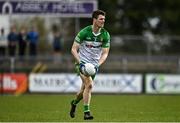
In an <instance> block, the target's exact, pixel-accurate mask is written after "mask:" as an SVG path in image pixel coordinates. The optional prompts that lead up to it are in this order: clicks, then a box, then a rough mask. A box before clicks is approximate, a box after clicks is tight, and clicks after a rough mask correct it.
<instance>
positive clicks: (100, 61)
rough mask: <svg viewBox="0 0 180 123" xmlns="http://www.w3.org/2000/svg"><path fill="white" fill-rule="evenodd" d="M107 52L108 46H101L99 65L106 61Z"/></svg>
mask: <svg viewBox="0 0 180 123" xmlns="http://www.w3.org/2000/svg"><path fill="white" fill-rule="evenodd" d="M108 54H109V47H108V48H102V55H101V57H100V59H99V66H100V65H102V64H103V63H104V62H105V61H106V59H107V57H108Z"/></svg>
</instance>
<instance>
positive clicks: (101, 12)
mask: <svg viewBox="0 0 180 123" xmlns="http://www.w3.org/2000/svg"><path fill="white" fill-rule="evenodd" d="M99 15H103V16H105V15H106V12H104V11H102V10H96V11H94V12H93V13H92V18H96V19H97V18H98V16H99Z"/></svg>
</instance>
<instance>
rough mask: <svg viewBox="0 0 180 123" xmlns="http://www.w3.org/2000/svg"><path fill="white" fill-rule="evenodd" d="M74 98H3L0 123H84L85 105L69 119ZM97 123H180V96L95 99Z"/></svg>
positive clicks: (94, 97)
mask: <svg viewBox="0 0 180 123" xmlns="http://www.w3.org/2000/svg"><path fill="white" fill-rule="evenodd" d="M73 98H74V95H70V94H65V95H62V94H60V95H58V94H51V95H50V94H49V95H45V94H44V95H41V94H28V95H21V96H8V95H3V96H2V95H1V96H0V122H84V120H83V105H82V102H81V103H79V104H78V107H77V112H76V117H75V118H73V119H72V118H70V116H69V110H70V101H71V100H72V99H73ZM91 111H92V114H93V116H94V117H95V119H94V120H92V121H94V122H146V121H148V122H154V121H156V122H180V95H92V100H91Z"/></svg>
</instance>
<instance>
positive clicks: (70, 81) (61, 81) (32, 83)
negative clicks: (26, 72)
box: [29, 74, 81, 92]
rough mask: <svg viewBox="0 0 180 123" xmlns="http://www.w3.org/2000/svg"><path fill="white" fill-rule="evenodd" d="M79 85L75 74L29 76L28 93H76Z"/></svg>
mask: <svg viewBox="0 0 180 123" xmlns="http://www.w3.org/2000/svg"><path fill="white" fill-rule="evenodd" d="M80 84H81V80H80V78H79V77H78V76H77V75H76V74H30V76H29V90H30V92H77V90H79V88H80Z"/></svg>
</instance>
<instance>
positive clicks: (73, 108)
mask: <svg viewBox="0 0 180 123" xmlns="http://www.w3.org/2000/svg"><path fill="white" fill-rule="evenodd" d="M84 88H85V86H84V83H83V82H82V85H81V89H80V91H79V92H78V93H77V95H76V98H75V99H74V100H72V101H71V110H70V116H71V118H74V117H75V112H76V105H77V104H78V103H79V102H80V101H81V100H82V99H83V91H84Z"/></svg>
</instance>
